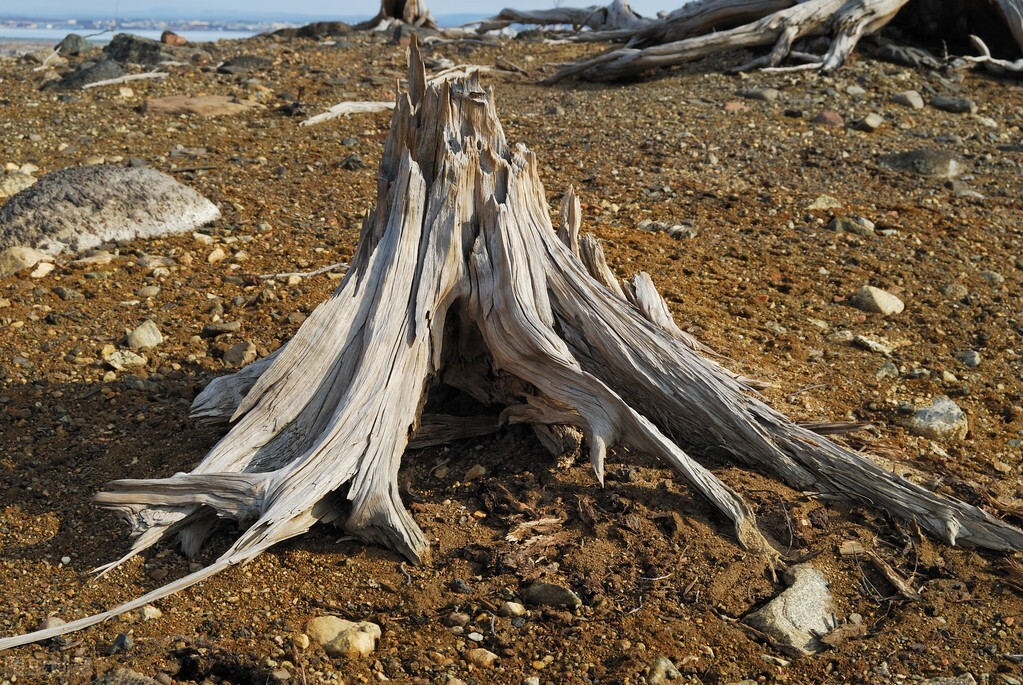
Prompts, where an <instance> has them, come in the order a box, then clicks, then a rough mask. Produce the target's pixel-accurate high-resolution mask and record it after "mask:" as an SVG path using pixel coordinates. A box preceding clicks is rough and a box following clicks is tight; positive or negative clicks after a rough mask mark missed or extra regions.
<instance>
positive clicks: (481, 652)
mask: <svg viewBox="0 0 1023 685" xmlns="http://www.w3.org/2000/svg"><path fill="white" fill-rule="evenodd" d="M497 659H498V656H497V655H496V654H494V653H493V652H491V651H490V650H489V649H483V648H482V647H477V648H476V649H470V650H469V651H467V652H466V653H465V660H466V661H468V662H469V663H470V664H472V665H473V666H475V667H477V668H493V667H494V664H496V663H497Z"/></svg>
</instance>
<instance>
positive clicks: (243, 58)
mask: <svg viewBox="0 0 1023 685" xmlns="http://www.w3.org/2000/svg"><path fill="white" fill-rule="evenodd" d="M271 65H273V62H272V61H270V60H269V59H267V58H266V57H257V56H255V55H238V56H237V57H232V58H231V59H229V60H227V61H226V62H224V63H223V64H221V65H220V66H219V67H217V71H218V72H220V73H221V74H248V73H249V72H253V71H263V70H265V69H267V68H269V67H270V66H271Z"/></svg>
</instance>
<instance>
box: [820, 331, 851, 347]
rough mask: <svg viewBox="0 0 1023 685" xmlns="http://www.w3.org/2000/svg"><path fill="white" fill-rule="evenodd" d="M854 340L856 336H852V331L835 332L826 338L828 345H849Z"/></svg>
mask: <svg viewBox="0 0 1023 685" xmlns="http://www.w3.org/2000/svg"><path fill="white" fill-rule="evenodd" d="M855 338H856V336H855V335H854V334H853V332H852V331H847V330H841V331H835V332H834V333H832V334H831V335H829V336H828V337H827V341H828V342H829V343H836V344H842V343H851V342H852V341H853V339H855Z"/></svg>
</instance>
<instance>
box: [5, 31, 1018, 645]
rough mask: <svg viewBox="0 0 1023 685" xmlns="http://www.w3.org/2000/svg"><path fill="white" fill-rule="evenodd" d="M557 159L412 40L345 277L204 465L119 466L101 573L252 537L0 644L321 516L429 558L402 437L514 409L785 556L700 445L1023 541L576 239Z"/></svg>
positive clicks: (905, 511)
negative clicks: (648, 470)
mask: <svg viewBox="0 0 1023 685" xmlns="http://www.w3.org/2000/svg"><path fill="white" fill-rule="evenodd" d="M537 167H538V164H537V161H536V158H535V157H534V155H533V154H532V153H531V152H529V151H528V150H527V149H526V148H525V147H523V146H521V145H518V146H511V145H509V144H508V142H507V141H506V139H505V135H504V132H503V130H502V128H501V125H500V123H499V121H498V118H497V113H496V110H495V107H494V99H493V93H492V91H490V90H485V89H484V88H482V87H481V85H480V83H479V80H478V76H470V77H467V78H461V79H455V80H452V81H445V82H436V83H429V84H428V83H427V81H426V75H425V70H424V67H423V63H422V60H421V59H420V55H419V50H418V47H417V46H416V45H415V44H413V46H412V47H411V49H410V69H409V89H408V92H407V93H402V94H400V95H399V96H398V99H397V104H396V107H395V111H394V115H393V119H392V123H391V133H390V136H389V138H388V140H387V141H386V143H385V146H384V152H383V158H382V160H381V163H380V170H379V174H378V195H377V204H376V208H375V209H374V210H373V211H372V212H370V213H369V214H368V215H367V217H366V219H365V222H364V224H363V228H362V235H361V238H360V242H359V247H358V249H357V252H356V254H355V256H354V259H353V260H352V265H351V268H350V270H349V271H348V273H347V275H346V276H345V278H344V280H343V281H342V282H341V284H340V285H339V286H338V288H337V289H336V291H335V292H334V293H333V295H332V296H331V297H330V298H329V299H328V300H327V301H326V302H324V303H323V304H321V305H320V306H319V307H318V308H317V309H316V310H314V311H313V313H312V314H311V315H310V316H309V318H308V319H307V320H306V322H305V323H304V324H303V325H302V327H301V328H300V329H299V331H298V332H297V333H296V335H295V337H294V338H293V339H292V340H290V341H289V342H288V343H287V344H286V345H285V346H284V347H282V348H281V349H279V350H278V351H277V352H275V353H274V354H272V355H271V356H269V357H267V358H265V359H263V360H261V361H258V362H256V363H253V364H251V365H249V366H248V367H246V368H244V369H242V370H241V371H239V372H237V373H235V374H234V375H231V376H226V377H223V378H219V379H217V380H215V381H213V382H212V383H210V385H209V386H208V387H207V388H206V389H205V390H204V391H203V393H202V394H201V395H200V396H199V397H198V398H196V401H195V403H194V405H193V415H194V416H195V417H196V418H198V419H199V420H202V421H207V422H208V421H227V420H230V422H231V423H232V424H233V426H232V428H231V429H230V431H229V432H228V433H227V434H226V435H225V436H224V437H223V439H221V440H220V442H219V443H218V444H217V445H216V446H215V447H214V448H213V449H212V450H211V451H210V453H209V454H208V455H207V456H206V457H205V459H204V460H203V461H202V463H200V464H199V466H198V467H197V468H196V469H195V470H194V471H192V472H191V473H177V474H174V475H173V476H170V477H168V478H159V479H152V480H119V481H114V482H112V483H110V484H109V485H108V486H107V488H106V490H104V491H103V492H101V493H100V494H99V495H97V497H96V501H97V502H98V503H99V504H100V505H101V506H103V507H107V508H110V509H113V510H115V511H117V512H119V513H121V514H122V515H123V516H124V517H125V518H126V519H127V520H128V521H129V523H130V524H131V525H132V528H133V531H134V533H135V535H136V536H137V538H136V540H135V543H134V545H133V546H132V548H131V549H130V550H129V551H128V553H127V554H126V555H125V556H124V557H123V558H121V559H120V560H118V561H115V562H113V563H111V564H110V565H109V566H107V567H105V568H104V569H103V570H104V571H107V570H110V569H112V568H114V567H116V566H117V565H119V564H120V563H123V562H124V561H125V560H127V559H129V558H130V557H132V556H133V555H135V554H138V553H140V552H142V551H143V550H145V549H147V548H148V547H150V546H152V545H153V544H155V543H156V542H158V541H160V540H161V539H164V538H165V537H167V536H168V535H173V534H176V535H177V536H178V537H179V539H180V541H181V544H182V547H183V549H184V551H185V553H186V554H194V553H195V552H196V551H198V549H199V548H200V546H201V545H202V544H203V542H204V541H205V539H206V538H207V537H208V536H209V534H210V533H211V532H212V531H213V529H214V528H215V526H217V525H218V522H220V521H224V520H229V521H234V522H237V524H238V526H239V527H241V528H242V529H243V532H242V533H241V534H240V536H239V537H238V538H237V540H236V541H235V542H234V544H233V545H231V547H230V548H229V549H228V550H227V551H226V552H224V553H223V555H221V556H220V558H219V559H217V561H216V562H214V563H213V564H212V565H210V566H208V567H206V568H204V569H202V570H200V571H198V572H196V573H193V574H191V575H189V576H185V577H184V578H181V579H180V580H177V581H175V582H173V583H170V584H168V585H167V586H165V587H163V588H160V589H158V590H156V591H153V592H151V593H149V594H147V595H145V596H143V597H141V598H139V599H136V600H134V601H131V602H129V603H127V604H124V605H122V606H120V607H117V608H116V609H113V610H111V611H108V612H104V613H101V614H98V615H96V616H91V617H88V618H84V619H79V620H77V621H72V622H70V623H67V624H65V625H63V626H60V627H58V628H54V629H50V630H43V631H38V632H35V633H31V634H28V635H25V636H20V637H14V638H8V639H4V640H0V649H6V648H10V647H13V646H16V645H20V644H25V643H28V642H32V641H37V640H42V639H45V638H50V637H54V636H57V635H59V634H63V633H66V632H71V631H74V630H78V629H81V628H84V627H87V626H89V625H92V624H95V623H98V622H100V621H102V620H105V619H106V618H109V617H111V616H114V615H117V614H119V613H123V612H125V611H129V610H131V609H134V608H137V607H139V606H142V605H144V604H146V603H149V602H152V601H155V600H157V599H159V598H161V597H165V596H167V595H169V594H172V593H173V592H176V591H178V590H180V589H182V588H185V587H188V586H190V585H192V584H194V583H196V582H198V581H200V580H202V579H204V578H207V577H209V576H211V575H212V574H214V573H216V572H218V571H220V570H222V569H224V568H226V567H228V566H230V565H233V564H238V563H243V562H245V561H247V560H250V559H252V558H253V557H254V556H256V555H258V554H259V553H260V552H262V551H263V550H266V549H267V548H268V547H270V546H272V545H274V544H276V543H278V542H281V541H283V540H287V539H289V538H292V537H294V536H297V535H300V534H302V533H303V532H305V531H306V530H308V529H309V528H310V527H311V526H312V525H314V524H316V523H317V522H319V523H332V524H335V525H338V526H341V527H343V528H344V529H346V530H347V531H349V532H350V533H352V534H353V535H356V536H358V537H359V538H361V539H363V540H365V541H366V542H368V543H375V544H380V545H383V546H386V547H389V548H392V549H395V550H397V551H398V552H400V553H401V554H403V555H404V556H405V557H406V558H408V559H410V560H411V561H413V562H417V563H423V562H426V561H428V560H429V557H430V547H429V544H428V541H427V540H426V538H425V536H424V535H423V533H422V531H421V530H420V528H419V526H418V525H417V524H416V522H415V520H413V518H412V517H411V515H410V514H409V513H408V512H407V511H406V509H405V507H404V505H403V504H402V501H401V497H400V496H399V491H398V482H397V476H398V468H399V465H400V463H401V459H402V456H403V454H404V453H405V451H406V448H407V447H408V446H409V445H410V443H412V444H415V443H416V442H419V444H428V443H431V441H432V442H433V443H436V442H438V441H443V440H445V439H448V438H452V437H458V436H462V435H467V434H480V433H485V432H490V431H493V430H495V429H497V428H498V426H499V425H500V424H503V423H526V424H531V425H532V426H534V428H535V430H536V431H537V433H538V435H539V436H540V438H541V440H542V441H543V443H544V444H545V445H548V446H550V447H552V448H553V449H555V450H557V449H558V448H559V446H560V445H561V444H562V441H561V440H559V435H563V434H564V430H565V429H564V427H566V426H568V427H573V428H575V429H578V430H579V431H581V432H582V434H583V436H584V438H585V442H586V445H587V449H588V453H589V459H590V463H591V464H592V467H593V470H594V473H595V474H596V480H597V481H598V482H602V481H603V475H604V462H605V459H606V456H607V452H608V450H609V449H610V448H611V447H613V446H615V445H627V446H629V447H630V448H631V449H632V450H635V451H640V452H644V453H647V454H653V455H657V456H658V457H661V458H662V459H664V460H665V461H666V462H668V463H669V464H671V465H672V466H674V467H675V468H676V469H677V470H678V471H679V472H680V473H681V474H682V475H683V476H684V477H685V479H686V480H687V481H688V482H689V483H690V484H691V485H692V487H694V488H695V489H696V490H697V491H699V492H700V493H701V494H702V495H703V496H704V497H705V498H706V499H707V500H708V502H709V503H711V504H712V505H713V506H714V507H715V508H716V509H717V510H718V511H720V512H721V514H723V516H724V517H725V518H726V519H728V520H729V522H730V524H731V527H732V529H733V530H734V535H735V538H736V539H737V541H738V542H739V544H741V545H742V546H743V547H745V548H746V549H748V550H750V551H751V552H752V553H755V554H759V555H766V556H767V557H768V558H769V559H770V560H771V561H772V562H774V561H777V560H778V556H779V555H778V553H777V552H776V551H775V549H774V548H773V547H772V546H771V545H770V544H769V542H768V541H767V540H766V539H765V538H764V537H763V535H762V534H761V533H760V531H759V530H758V529H757V526H756V521H755V516H754V513H753V511H752V509H751V508H750V507H749V506H748V505H747V504H746V503H745V502H744V501H743V499H742V498H741V496H740V495H739V494H738V493H736V492H735V491H733V490H732V489H731V488H729V487H728V486H726V485H725V484H724V483H722V482H721V481H720V480H719V479H718V478H717V477H716V476H715V475H714V474H713V473H712V472H710V471H709V470H708V469H707V468H705V467H703V466H701V465H700V464H699V463H697V462H696V461H695V460H693V459H692V458H691V457H690V456H689V454H687V452H686V451H685V450H684V449H683V447H682V446H683V445H685V446H686V447H687V448H688V447H694V448H707V447H717V448H721V447H724V448H725V449H727V450H729V451H730V452H731V453H732V454H733V455H734V456H735V458H736V460H737V461H739V462H741V463H742V464H744V465H747V466H750V467H754V468H757V469H760V470H762V471H766V472H768V473H771V474H773V475H775V476H777V477H778V478H780V479H781V480H783V481H785V482H786V483H788V484H789V485H790V486H792V487H794V488H797V489H800V490H803V491H810V492H815V493H819V495H820V496H822V497H828V498H837V497H848V498H853V499H856V500H859V501H862V502H865V503H866V504H868V505H869V506H873V507H876V508H880V509H884V510H887V511H889V512H891V513H893V514H895V515H898V516H901V517H903V518H906V519H911V520H915V521H916V522H918V523H919V525H920V526H921V527H922V528H923V529H925V530H927V531H928V532H930V533H931V534H932V535H935V536H937V537H939V538H941V539H944V540H946V541H947V542H949V543H950V544H955V543H957V542H961V543H965V544H969V545H975V546H978V547H984V548H989V549H995V550H1017V549H1020V548H1023V531H1020V530H1018V529H1016V528H1014V527H1011V526H1009V525H1007V524H1005V523H1002V522H1001V521H999V520H997V519H995V518H993V517H992V516H990V515H989V514H987V513H985V512H984V511H982V510H980V509H978V508H976V507H974V506H971V505H969V504H966V503H963V502H959V501H956V500H950V499H943V498H941V497H939V496H937V495H935V494H933V493H931V492H929V491H927V490H925V489H923V488H921V487H919V486H917V485H915V484H913V483H911V482H909V481H907V480H904V479H902V478H900V477H898V476H896V475H894V474H892V473H890V472H889V471H886V470H884V469H882V468H881V467H879V466H878V465H876V464H875V463H874V462H873V461H871V460H869V459H867V458H865V457H863V456H861V455H859V454H856V453H854V452H851V451H849V450H847V449H845V448H843V447H841V446H840V445H838V444H836V443H834V442H831V441H829V440H828V439H827V438H825V437H822V436H821V435H818V434H816V433H814V432H812V431H811V430H809V429H808V428H805V427H801V426H798V425H796V424H794V423H792V422H791V421H790V420H788V419H787V418H786V417H785V416H783V415H782V414H780V413H778V412H777V411H775V410H773V409H771V408H770V407H768V406H767V405H766V404H765V403H764V401H763V400H762V399H761V398H760V397H759V396H758V395H757V393H756V391H755V390H754V389H753V388H752V387H751V386H750V385H749V384H747V383H746V382H745V381H744V379H742V378H740V377H737V376H735V375H734V374H732V373H730V372H728V371H727V370H725V369H724V368H722V367H721V366H720V365H719V364H717V363H716V362H714V361H711V360H709V359H707V358H705V357H704V356H702V355H701V354H700V351H701V349H702V346H701V345H700V344H699V343H698V342H696V341H695V340H693V339H692V338H691V337H690V336H688V335H687V334H685V333H683V332H682V331H681V330H679V329H678V328H677V327H676V326H675V324H674V323H673V322H672V320H671V316H670V314H669V312H668V309H667V305H666V304H665V302H664V300H663V299H662V298H661V297H660V296H659V295H658V294H657V292H656V290H655V289H654V287H653V284H652V281H651V280H650V278H649V276H647V275H646V274H639V275H638V276H636V277H635V278H633V279H632V280H630V281H628V282H621V281H619V280H618V278H617V277H616V276H615V275H614V274H613V273H611V271H610V270H609V269H608V267H607V265H606V262H605V259H604V254H603V252H602V250H601V248H600V245H599V243H598V242H597V241H596V240H595V239H594V238H592V237H591V236H580V235H579V228H580V216H581V211H580V206H579V201H578V200H577V199H576V197H575V195H574V193H573V192H572V191H571V190H570V191H569V192H567V193H566V194H565V197H564V201H563V205H562V210H561V217H560V225H559V226H558V227H557V228H555V227H554V225H553V224H552V221H551V218H550V215H549V213H548V207H547V200H546V198H545V194H544V189H543V186H542V185H541V182H540V177H539V173H538V169H537ZM436 386H449V387H450V388H455V389H457V390H459V391H461V392H463V393H466V394H468V395H470V396H471V397H473V398H475V399H476V400H478V401H479V402H480V403H481V404H484V405H490V406H492V407H493V406H497V407H499V408H501V413H500V418H499V421H495V420H494V419H493V418H492V417H493V415H494V414H495V413H496V412H493V411H492V412H491V413H490V414H489V415H488V416H486V417H482V418H480V419H479V420H473V419H471V418H470V419H466V418H464V417H463V418H461V419H451V418H450V417H429V416H425V417H424V416H423V408H424V405H425V401H426V397H427V393H428V391H429V390H430V389H431V388H432V387H436Z"/></svg>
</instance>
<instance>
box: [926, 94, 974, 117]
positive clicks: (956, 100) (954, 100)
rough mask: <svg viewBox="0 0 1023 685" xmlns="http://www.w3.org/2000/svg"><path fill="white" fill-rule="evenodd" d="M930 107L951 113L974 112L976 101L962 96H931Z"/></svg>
mask: <svg viewBox="0 0 1023 685" xmlns="http://www.w3.org/2000/svg"><path fill="white" fill-rule="evenodd" d="M931 107H933V108H934V109H940V110H941V111H943V112H952V113H953V114H976V113H977V103H976V102H974V101H973V100H971V99H969V98H964V97H945V96H941V95H939V96H935V97H933V98H931Z"/></svg>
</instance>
